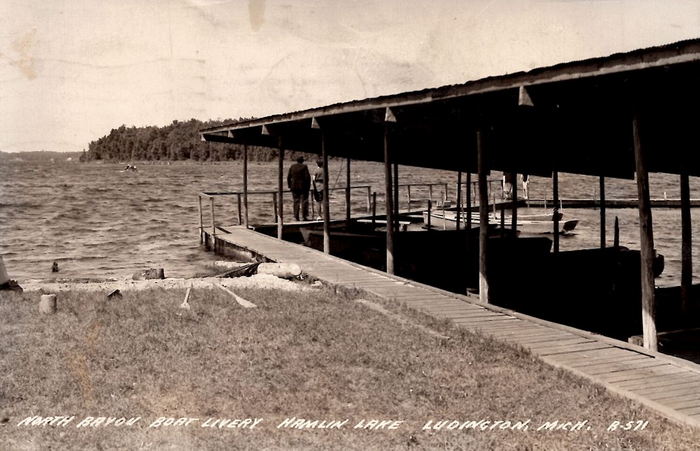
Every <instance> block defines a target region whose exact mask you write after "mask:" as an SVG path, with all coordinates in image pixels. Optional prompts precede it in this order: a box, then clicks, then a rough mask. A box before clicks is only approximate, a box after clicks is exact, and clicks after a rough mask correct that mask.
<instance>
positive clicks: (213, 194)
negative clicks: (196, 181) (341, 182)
mask: <svg viewBox="0 0 700 451" xmlns="http://www.w3.org/2000/svg"><path fill="white" fill-rule="evenodd" d="M347 189H348V188H347V187H345V186H343V187H340V188H329V189H328V191H331V192H333V191H346V190H347ZM349 189H350V190H362V191H364V192H365V193H366V211H367V214H368V215H369V214H371V212H372V187H371V186H370V185H357V186H350V187H349ZM289 193H291V190H284V191H282V194H283V195H284V194H289ZM247 194H248V197H250V196H257V197H260V196H264V197H267V196H269V197H270V199H271V201H272V212H273V221H275V220H277V214H278V211H277V209H278V202H277V196H278V195H279V192H278V191H277V190H274V191H273V190H266V191H248V193H247ZM243 195H244V193H243V191H203V192H201V193H199V194H198V195H197V198H198V204H199V231H200V235H203V233H202V232H203V231H204V210H203V209H204V208H205V207H203V205H202V199H205V200H206V199H209V204H210V208H211V233H212V235H213V236H216V212H215V210H216V205H215V199H216V198H217V197H229V198H230V197H235V198H236V211H237V214H238V225H243V224H244V219H245V218H244V216H245V213H244V212H243ZM310 202H311V205H312V207H313V205H314V204H313V200H312V199H310ZM345 208H348V205H347V197H346V205H345Z"/></svg>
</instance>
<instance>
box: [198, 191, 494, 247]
mask: <svg viewBox="0 0 700 451" xmlns="http://www.w3.org/2000/svg"><path fill="white" fill-rule="evenodd" d="M477 183H478V182H476V181H472V182H471V184H472V190H471V193H472V197H473V198H474V199H473V202H472V205H475V204H476V203H477V199H478V191H477V190H478V188H477ZM488 183H489V191H490V193H491V194H492V196H493V197H494V203H495V201H496V198H495V196H496V194H495V193H496V190H494V189H493V188H492V185H493V184H496V185H497V187H500V186H501V183H502V182H501V180H500V179H490V180H489V181H488ZM464 185H466V183H465V182H463V183H462V185H460V186H457V189H463V186H464ZM398 187H399V205H400V201H401V197H402V196H401V194H402V193H405V195H406V199H407V209H408V212H411V210H412V209H413V207H414V206H415V205H416V204H418V205H420V206H419V209H420V208H421V207H422V206H423V204H424V205H425V208H428V207H427V205H429V204H433V205H436V201H439V202H438V203H437V204H440V203H442V204H443V205H444V203H445V202H446V201H447V200H448V199H449V195H450V191H449V184H448V183H447V182H436V183H405V184H399V186H398ZM347 189H348V187H345V186H342V187H337V188H329V191H330V192H334V191H347ZM349 189H350V190H360V191H363V192H364V194H365V197H366V200H365V204H366V208H365V211H366V213H367V215H376V208H377V206H376V193H375V192H373V191H372V186H371V185H356V186H350V187H349ZM417 190H418V191H419V195H418V197H416V194H417V193H416V191H417ZM426 191H427V193H426ZM436 191H437V192H436ZM456 192H457V191H456V190H455V193H456ZM282 193H283V195H284V194H289V193H291V190H284V191H283V192H282ZM425 194H427V196H426V195H425ZM247 195H248V197H251V196H255V197H258V198H259V197H268V198H269V199H270V201H271V203H272V208H271V211H272V220H273V222H274V221H276V220H277V215H278V208H279V207H278V205H279V203H278V199H277V196H278V195H279V192H278V191H277V190H264V191H248V193H247ZM243 196H244V192H243V191H203V192H201V193H199V194H198V196H197V198H198V199H197V200H198V206H199V230H200V235H201V236H203V232H204V230H205V224H204V223H205V214H204V209H205V208H207V206H205V205H204V203H205V202H207V200H208V203H209V209H210V211H211V213H210V220H211V224H209V225H207V227H206V228H207V229H209V228H210V229H211V234H212V235H213V236H216V228H217V221H216V217H217V211H216V210H217V203H216V198H218V197H221V198H235V205H236V208H235V211H236V214H237V220H238V225H243V224H244V223H245V222H246V221H245V219H246V218H245V216H246V213H245V212H244V200H243ZM347 198H348V197H347V196H345V208H346V209H347V208H348V205H347ZM462 199H463V202H464V197H463V198H462ZM310 203H311V207H312V209H313V207H314V202H313V199H310ZM312 214H313V213H312Z"/></svg>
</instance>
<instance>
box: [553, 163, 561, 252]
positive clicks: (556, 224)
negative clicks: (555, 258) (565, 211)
mask: <svg viewBox="0 0 700 451" xmlns="http://www.w3.org/2000/svg"><path fill="white" fill-rule="evenodd" d="M552 203H553V204H554V208H553V209H552V240H553V243H552V251H553V252H555V253H556V252H559V173H558V172H557V171H553V172H552Z"/></svg>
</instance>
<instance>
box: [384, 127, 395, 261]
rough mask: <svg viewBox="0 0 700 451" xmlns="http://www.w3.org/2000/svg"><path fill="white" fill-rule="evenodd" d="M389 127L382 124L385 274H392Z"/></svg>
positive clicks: (392, 247) (392, 219)
mask: <svg viewBox="0 0 700 451" xmlns="http://www.w3.org/2000/svg"><path fill="white" fill-rule="evenodd" d="M389 127H390V125H389V124H387V123H385V124H384V192H385V193H386V194H385V196H384V197H385V207H386V272H387V273H389V274H394V227H393V224H394V205H393V203H394V202H393V196H392V193H393V183H392V180H391V148H390V145H389V132H390V128H389Z"/></svg>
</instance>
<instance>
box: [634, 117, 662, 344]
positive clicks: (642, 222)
mask: <svg viewBox="0 0 700 451" xmlns="http://www.w3.org/2000/svg"><path fill="white" fill-rule="evenodd" d="M639 122H640V118H639V113H638V112H635V114H634V117H633V119H632V135H633V141H634V160H635V164H636V171H637V193H638V196H639V197H638V199H639V234H640V251H641V265H642V268H641V274H642V334H643V337H644V347H645V348H647V349H649V350H651V351H656V350H657V339H656V305H655V299H654V269H653V266H654V228H653V225H652V217H651V202H650V200H649V175H648V173H647V166H646V155H645V150H644V148H643V147H642V140H641V137H640V123H639Z"/></svg>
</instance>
